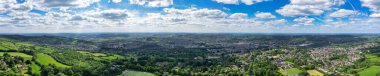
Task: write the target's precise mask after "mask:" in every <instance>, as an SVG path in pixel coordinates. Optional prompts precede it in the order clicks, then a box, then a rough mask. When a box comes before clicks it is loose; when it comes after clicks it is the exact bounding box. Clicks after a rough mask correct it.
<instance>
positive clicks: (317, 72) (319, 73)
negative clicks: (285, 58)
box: [307, 70, 323, 76]
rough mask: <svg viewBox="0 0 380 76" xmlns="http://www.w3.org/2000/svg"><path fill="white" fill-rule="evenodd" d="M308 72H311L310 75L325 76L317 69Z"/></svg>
mask: <svg viewBox="0 0 380 76" xmlns="http://www.w3.org/2000/svg"><path fill="white" fill-rule="evenodd" d="M307 73H309V74H310V76H323V73H321V72H319V71H317V70H308V71H307Z"/></svg>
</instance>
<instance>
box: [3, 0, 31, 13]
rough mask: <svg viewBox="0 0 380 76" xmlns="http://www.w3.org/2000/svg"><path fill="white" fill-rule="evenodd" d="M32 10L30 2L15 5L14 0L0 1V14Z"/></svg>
mask: <svg viewBox="0 0 380 76" xmlns="http://www.w3.org/2000/svg"><path fill="white" fill-rule="evenodd" d="M30 10H32V5H31V3H30V2H24V3H17V2H16V0H1V1H0V14H1V13H25V12H28V11H30Z"/></svg>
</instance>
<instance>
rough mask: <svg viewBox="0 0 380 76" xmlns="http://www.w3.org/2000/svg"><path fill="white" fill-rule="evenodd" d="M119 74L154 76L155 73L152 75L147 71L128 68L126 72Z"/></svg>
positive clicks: (126, 75)
mask: <svg viewBox="0 0 380 76" xmlns="http://www.w3.org/2000/svg"><path fill="white" fill-rule="evenodd" d="M119 76H156V75H154V74H152V73H148V72H140V71H131V70H128V71H127V72H126V73H124V74H122V75H119Z"/></svg>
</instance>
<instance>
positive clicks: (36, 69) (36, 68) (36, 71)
mask: <svg viewBox="0 0 380 76" xmlns="http://www.w3.org/2000/svg"><path fill="white" fill-rule="evenodd" d="M30 67H31V68H32V73H33V74H38V75H39V74H40V73H41V68H40V66H38V65H37V64H36V63H34V62H33V63H32V64H30Z"/></svg>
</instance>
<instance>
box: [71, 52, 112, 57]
mask: <svg viewBox="0 0 380 76" xmlns="http://www.w3.org/2000/svg"><path fill="white" fill-rule="evenodd" d="M77 52H79V53H82V54H90V55H93V56H107V55H106V54H103V53H91V52H86V51H77Z"/></svg>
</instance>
